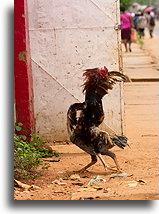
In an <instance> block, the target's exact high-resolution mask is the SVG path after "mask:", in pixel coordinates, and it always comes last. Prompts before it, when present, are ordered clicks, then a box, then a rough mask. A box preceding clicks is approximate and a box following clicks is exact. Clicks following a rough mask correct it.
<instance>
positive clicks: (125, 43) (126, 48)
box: [123, 39, 128, 52]
mask: <svg viewBox="0 0 159 214" xmlns="http://www.w3.org/2000/svg"><path fill="white" fill-rule="evenodd" d="M123 41H124V46H125V51H126V52H128V47H127V39H124V40H123Z"/></svg>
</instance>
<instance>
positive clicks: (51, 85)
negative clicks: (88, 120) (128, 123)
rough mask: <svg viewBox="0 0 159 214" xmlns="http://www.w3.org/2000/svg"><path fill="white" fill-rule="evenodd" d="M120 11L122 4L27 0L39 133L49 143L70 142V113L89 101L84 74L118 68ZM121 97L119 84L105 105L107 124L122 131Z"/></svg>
mask: <svg viewBox="0 0 159 214" xmlns="http://www.w3.org/2000/svg"><path fill="white" fill-rule="evenodd" d="M118 7H119V1H118V0H47V1H46V0H45V1H44V0H28V13H29V35H30V49H31V58H32V71H33V88H34V108H35V119H36V131H37V133H39V134H40V135H41V136H43V137H44V138H45V139H47V140H48V141H50V142H53V141H64V140H66V139H68V135H67V129H66V113H67V110H68V108H69V106H70V105H71V104H72V103H74V102H83V101H84V95H83V94H82V88H81V87H80V86H81V85H82V83H83V78H82V74H83V70H84V69H86V68H93V67H100V66H104V65H106V67H108V69H109V70H119V61H120V58H119V44H120V38H119V37H120V33H119V32H118V31H116V30H115V29H114V27H115V25H116V24H119V10H118ZM121 93H122V92H121V86H120V85H116V87H115V89H114V90H113V91H112V92H111V93H110V94H109V95H108V96H107V97H105V98H104V102H103V103H104V110H105V116H106V117H105V121H104V123H105V124H107V126H109V127H111V128H112V129H113V130H115V131H117V132H118V133H121V131H122V113H123V108H122V102H123V101H122V100H121V97H122V96H121ZM104 126H105V125H104ZM105 127H106V126H105Z"/></svg>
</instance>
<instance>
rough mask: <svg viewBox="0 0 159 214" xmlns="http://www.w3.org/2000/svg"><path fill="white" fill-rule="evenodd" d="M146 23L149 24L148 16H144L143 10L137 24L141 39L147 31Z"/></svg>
mask: <svg viewBox="0 0 159 214" xmlns="http://www.w3.org/2000/svg"><path fill="white" fill-rule="evenodd" d="M146 24H147V21H146V17H145V16H144V14H143V12H141V14H140V16H139V18H138V24H137V31H138V34H139V38H140V39H141V38H143V37H144V36H145V32H144V31H145V27H146Z"/></svg>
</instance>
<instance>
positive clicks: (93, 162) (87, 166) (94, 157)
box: [78, 155, 97, 173]
mask: <svg viewBox="0 0 159 214" xmlns="http://www.w3.org/2000/svg"><path fill="white" fill-rule="evenodd" d="M91 158H92V161H91V162H90V163H89V164H87V165H86V166H85V167H83V168H82V169H80V170H79V171H78V172H80V173H81V172H84V171H85V170H86V169H88V168H89V167H91V166H92V165H94V164H95V163H96V162H97V157H96V155H91Z"/></svg>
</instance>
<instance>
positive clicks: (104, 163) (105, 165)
mask: <svg viewBox="0 0 159 214" xmlns="http://www.w3.org/2000/svg"><path fill="white" fill-rule="evenodd" d="M97 156H98V157H99V159H100V160H101V162H102V164H103V166H104V168H105V169H109V168H110V167H109V166H108V165H107V164H106V162H105V161H104V159H103V157H102V155H101V154H100V153H98V154H97Z"/></svg>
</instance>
